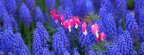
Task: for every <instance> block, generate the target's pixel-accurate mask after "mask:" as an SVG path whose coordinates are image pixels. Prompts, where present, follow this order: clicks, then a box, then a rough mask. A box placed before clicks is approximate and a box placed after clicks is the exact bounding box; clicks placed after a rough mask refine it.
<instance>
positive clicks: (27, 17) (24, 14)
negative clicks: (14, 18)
mask: <svg viewBox="0 0 144 55" xmlns="http://www.w3.org/2000/svg"><path fill="white" fill-rule="evenodd" d="M20 19H21V20H22V21H23V22H24V24H25V25H26V26H27V27H29V25H30V23H31V22H32V17H31V13H30V11H29V9H28V8H27V6H26V5H25V4H24V3H22V4H21V6H20Z"/></svg>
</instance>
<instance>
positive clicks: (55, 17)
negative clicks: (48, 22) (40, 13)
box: [53, 14, 59, 24]
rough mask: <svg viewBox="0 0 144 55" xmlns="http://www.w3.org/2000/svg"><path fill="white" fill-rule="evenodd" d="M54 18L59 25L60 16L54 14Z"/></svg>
mask: <svg viewBox="0 0 144 55" xmlns="http://www.w3.org/2000/svg"><path fill="white" fill-rule="evenodd" d="M53 18H54V19H55V22H56V24H57V23H58V18H59V15H58V14H54V15H53Z"/></svg>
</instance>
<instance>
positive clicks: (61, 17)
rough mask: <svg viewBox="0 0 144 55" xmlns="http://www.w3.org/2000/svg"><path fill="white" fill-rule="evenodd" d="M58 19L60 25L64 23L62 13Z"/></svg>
mask: <svg viewBox="0 0 144 55" xmlns="http://www.w3.org/2000/svg"><path fill="white" fill-rule="evenodd" d="M60 21H61V25H63V23H64V17H63V16H62V15H61V16H60Z"/></svg>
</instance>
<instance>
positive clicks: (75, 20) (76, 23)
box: [73, 17, 80, 29]
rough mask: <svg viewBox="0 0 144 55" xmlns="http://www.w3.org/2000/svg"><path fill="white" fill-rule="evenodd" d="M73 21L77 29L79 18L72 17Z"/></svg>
mask: <svg viewBox="0 0 144 55" xmlns="http://www.w3.org/2000/svg"><path fill="white" fill-rule="evenodd" d="M73 21H74V23H75V28H76V29H77V28H78V26H80V20H79V19H78V18H77V17H74V18H73Z"/></svg>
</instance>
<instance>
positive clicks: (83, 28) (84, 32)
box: [82, 21, 87, 35]
mask: <svg viewBox="0 0 144 55" xmlns="http://www.w3.org/2000/svg"><path fill="white" fill-rule="evenodd" d="M86 28H87V24H86V22H85V21H84V22H83V23H82V32H83V34H84V35H87V30H86Z"/></svg>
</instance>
